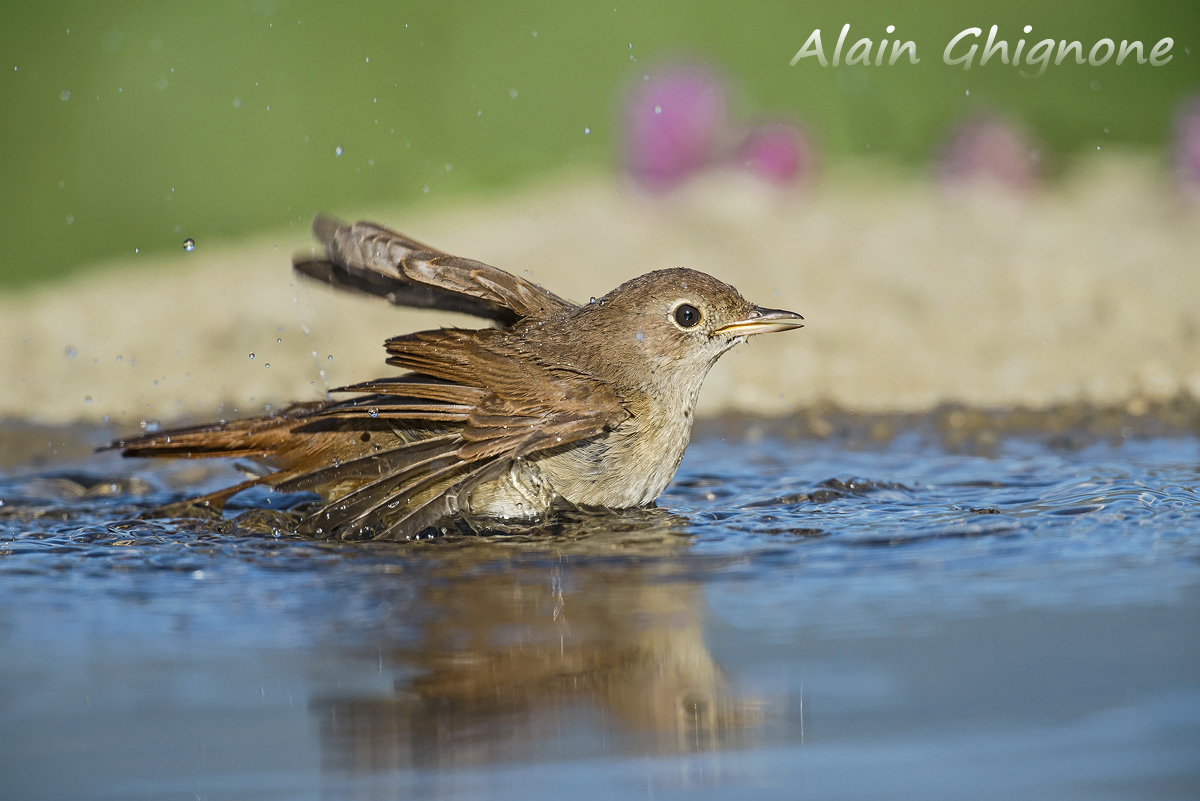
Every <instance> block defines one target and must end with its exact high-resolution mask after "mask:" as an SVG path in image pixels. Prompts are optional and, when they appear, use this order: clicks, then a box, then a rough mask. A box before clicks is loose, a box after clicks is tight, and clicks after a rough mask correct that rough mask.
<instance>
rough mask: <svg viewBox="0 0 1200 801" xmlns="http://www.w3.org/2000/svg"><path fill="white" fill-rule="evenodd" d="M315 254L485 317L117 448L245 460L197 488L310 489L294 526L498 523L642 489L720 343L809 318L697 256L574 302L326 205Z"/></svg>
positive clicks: (641, 499)
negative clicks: (333, 375)
mask: <svg viewBox="0 0 1200 801" xmlns="http://www.w3.org/2000/svg"><path fill="white" fill-rule="evenodd" d="M313 231H314V232H315V233H316V235H317V238H318V239H320V240H321V242H322V243H323V244H324V246H325V253H324V257H323V258H314V257H302V256H297V258H296V260H295V268H296V270H298V271H299V272H300V273H302V274H304V275H306V276H310V277H312V278H315V279H318V280H320V281H323V282H325V283H328V284H330V285H332V286H335V287H340V288H343V289H349V290H354V291H359V292H365V293H367V294H371V295H377V296H381V297H384V298H386V299H388V300H389V301H391V302H392V303H395V304H397V305H401V306H414V307H420V308H431V309H444V310H447V311H455V312H464V313H466V314H471V315H475V316H477V317H482V318H485V319H489V320H492V321H494V322H495V323H496V325H497V326H498V327H496V328H485V329H480V330H467V329H460V328H442V329H438V330H436V331H421V332H419V333H415V334H406V335H404V336H398V337H394V338H392V339H389V340H388V341H387V343H386V348H387V352H388V359H387V363H388V364H391V365H395V366H396V367H402V368H406V369H407V370H409V371H410V372H408V373H405V374H403V375H399V376H392V377H387V378H379V379H376V380H374V381H367V382H365V383H361V384H355V385H353V386H348V387H343V388H341V389H338V390H335V391H336V392H339V393H353V394H354V395H355V397H353V398H351V399H349V400H343V401H315V402H310V403H298V404H295V405H293V406H291V407H289V408H287V409H285V410H283V411H282V412H280V413H277V414H272V415H269V416H266V417H257V418H251V419H247V420H235V421H229V422H227V421H224V420H222V421H220V422H219V423H216V424H212V425H205V426H197V427H193V428H182V429H176V430H172V431H163V432H156V433H153V434H147V435H144V436H139V437H136V438H132V439H126V440H119V441H117V442H114V443H112V444H111V445H110V446H108V447H110V448H116V449H119V450H120V451H121V452H122V454H123V455H125V456H175V457H185V458H198V457H241V458H248V459H251V460H253V462H254V473H255V474H254V475H253V477H252V478H250V479H249V480H247V481H243V482H242V483H240V484H236V485H234V486H232V487H229V488H227V489H224V490H221V491H219V492H215V493H212V494H210V495H206V496H203V497H201V498H196V499H195V500H194V501H193V502H192V503H194V504H199V505H202V506H208V507H211V508H215V509H218V510H219V509H221V508H222V507H223V506H224V504H225V502H226V501H227V500H228V499H229V498H230V497H231V496H233V495H234V494H236V493H238V492H241V491H243V490H245V489H248V488H250V487H254V486H260V485H261V486H266V487H272V488H274V489H276V490H281V491H285V492H298V491H316V492H319V493H320V494H321V495H322V496H323V498H324V501H325V503H324V505H323V506H322V507H321V508H319V509H318V510H317V511H315V512H313V513H312V514H310V515H309V516H308V517H306V518H305V520H304V521H303V522H302V523H301V531H302V532H304V533H308V534H311V535H313V536H317V537H334V538H341V539H361V538H373V539H407V538H411V537H414V536H419V535H421V534H422V533H423V532H426V531H428V530H430V529H439V528H445V527H447V526H450V525H454V524H456V523H460V522H461V523H464V524H465V525H467V526H469V527H472V528H481V527H482V528H496V527H504V526H511V525H512V524H513V523H522V522H523V523H526V524H527V523H528V522H532V521H536V520H538V519H544V518H545V517H546V516H548V515H549V514H551V513H552V511H553V510H554V509H555V508H556V507H558V506H561V505H565V506H570V505H574V506H579V507H607V508H611V509H622V508H629V507H635V506H643V505H647V504H650V503H652V502H653V501H654V500H655V499H656V498H657V497H658V496H659V494H660V493H662V491H663V490H664V489H665V488H666V486H667V484H668V483H669V482H670V480H671V477H672V476H673V475H674V474H675V469H676V468H677V467H678V466H679V461H680V459H681V458H682V457H683V451H684V448H686V447H687V444H688V439H689V437H690V436H691V429H692V417H693V410H694V409H695V405H696V394H697V392H698V391H699V389H700V385H701V383H703V381H704V377H705V375H706V374H707V373H708V371H709V368H711V367H712V366H713V364H714V363H715V362H716V361H717V359H718V358H719V357H720V356H721V354H723V353H725V351H727V350H729V349H730V348H732V347H733V346H734V345H736V344H738V343H739V342H742V341H743V340H745V339H746V337H748V336H751V335H753V334H762V333H767V332H771V331H786V330H789V329H792V328H799V327H800V326H801V325H802V323H801V322H800V320H802V319H803V318H802V317H801V316H800V315H798V314H795V313H794V312H789V311H780V310H776V309H763V308H759V307H757V306H754V305H753V304H751V303H749V302H748V301H746V300H745V299H744V298H743V297H742V296H741V295H740V294H738V291H737V290H736V289H734V288H733V287H731V286H729V285H728V284H725V283H723V282H721V281H718V280H717V279H715V278H713V277H712V276H709V275H705V274H704V273H701V272H697V271H695V270H688V269H683V268H675V269H669V270H658V271H656V272H652V273H648V274H646V275H643V276H641V277H640V278H635V279H633V280H632V281H627V282H626V283H624V284H622V285H621V286H619V287H617V288H616V289H614V290H613V291H612V292H610V293H608V294H607V295H605V296H604V297H602V298H600V299H599V300H593V301H592V302H589V303H586V304H574V303H571V302H570V301H567V300H564V299H563V298H560V297H558V296H557V295H554V294H552V293H550V292H548V291H546V290H544V289H542V288H541V287H539V286H536V285H535V284H533V283H531V282H529V281H526V280H524V279H522V278H518V277H517V276H514V275H510V274H509V273H506V272H504V271H503V270H499V269H497V268H495V267H491V266H489V265H487V264H483V263H482V262H478V261H472V260H471V259H464V258H459V257H457V256H451V255H448V254H446V253H442V252H440V251H437V250H435V249H433V248H431V247H428V246H426V245H423V244H421V243H420V242H417V241H415V240H412V239H409V238H408V237H406V236H404V235H402V234H398V233H396V232H394V231H390V230H388V229H386V228H383V227H382V226H379V225H375V224H372V223H367V222H359V223H355V224H354V225H352V226H343V225H341V224H339V223H338V222H336V221H334V220H330V219H328V218H324V217H318V218H317V219H316V220H315V221H314V223H313Z"/></svg>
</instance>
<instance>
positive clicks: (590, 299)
mask: <svg viewBox="0 0 1200 801" xmlns="http://www.w3.org/2000/svg"><path fill="white" fill-rule="evenodd" d="M595 302H596V299H595V298H588V303H595Z"/></svg>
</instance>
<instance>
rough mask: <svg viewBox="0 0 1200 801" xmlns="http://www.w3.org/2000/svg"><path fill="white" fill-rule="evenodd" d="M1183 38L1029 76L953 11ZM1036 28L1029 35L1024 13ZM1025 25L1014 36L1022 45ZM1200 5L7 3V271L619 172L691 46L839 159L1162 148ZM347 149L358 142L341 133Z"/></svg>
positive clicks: (1, 23) (1192, 85)
mask: <svg viewBox="0 0 1200 801" xmlns="http://www.w3.org/2000/svg"><path fill="white" fill-rule="evenodd" d="M846 22H849V23H850V24H851V26H852V28H851V34H850V41H853V40H854V39H857V38H860V37H870V38H873V39H876V40H878V39H880V38H883V37H885V36H887V34H885V32H884V29H885V28H886V26H887V25H889V24H891V25H895V26H896V28H897V31H896V33H895V34H894V35H893V37H892V38H897V37H902V38H905V39H912V40H914V41H916V42H917V45H918V53H919V55H920V57H921V63H920V64H919V65H915V66H910V65H897V66H892V67H882V68H869V69H863V68H858V69H857V70H855V71H846V70H844V69H843V70H836V69H833V68H832V67H830V68H821V67H820V66H819V65H817V63H816V62H815V60H814V59H806V60H804V61H801V62H800V63H799V64H798V65H797V66H795V67H789V65H788V62H789V60H790V59H791V57H792V55H793V54H794V53H795V52H796V51H797V50H798V49H799V48H800V46H801V45H802V44H803V43H804V41H805V39H806V38H807V37H808V35H809V34H810V33H811V32H812V30H813V29H814V28H820V29H821V30H822V34H823V36H824V38H825V41H826V46H827V47H829V48H830V49H831V47H832V42H833V41H834V40H836V36H837V32H838V30H839V29H840V28H841V26H842V24H843V23H846ZM992 24H997V25H999V26H1000V35H1001V37H1002V38H1005V39H1007V40H1009V41H1010V43H1012V44H1015V41H1016V40H1017V39H1018V38H1022V37H1023V36H1024V37H1025V38H1027V39H1028V40H1029V41H1030V42H1033V41H1036V40H1037V39H1040V38H1053V39H1063V38H1065V39H1068V40H1072V39H1079V40H1081V41H1082V42H1083V43H1084V47H1085V50H1086V49H1087V48H1089V47H1090V46H1091V44H1092V43H1093V42H1095V40H1096V39H1098V38H1101V37H1105V36H1107V37H1110V38H1113V39H1115V40H1117V41H1118V42H1119V41H1120V40H1121V39H1131V40H1132V39H1140V40H1142V41H1143V42H1144V43H1145V45H1146V49H1147V51H1148V50H1149V48H1150V47H1152V46H1153V44H1154V43H1155V42H1157V41H1158V40H1159V39H1160V38H1162V37H1164V36H1170V37H1172V38H1174V40H1175V46H1174V48H1173V50H1172V54H1173V55H1174V58H1173V59H1172V61H1171V62H1170V64H1168V65H1166V66H1163V67H1159V68H1153V67H1151V66H1149V65H1138V64H1134V63H1128V62H1127V63H1126V64H1124V65H1122V66H1116V65H1115V64H1113V63H1111V62H1110V63H1109V64H1108V65H1105V66H1102V67H1089V66H1075V65H1072V64H1063V65H1061V66H1057V67H1055V66H1053V65H1051V66H1050V68H1049V69H1048V70H1047V72H1046V74H1045V75H1044V76H1042V77H1040V78H1035V79H1029V78H1023V77H1021V76H1019V75H1018V74H1017V70H1016V69H1014V68H1012V67H1009V66H1005V65H1002V64H995V63H993V64H989V65H988V66H987V67H984V68H979V67H978V66H976V68H974V69H972V70H971V71H969V72H965V71H963V70H961V69H960V68H955V67H950V66H947V65H945V64H943V63H942V58H941V54H942V49H943V48H944V47H945V44H946V42H947V41H948V40H949V39H950V38H951V37H952V36H953V35H954V34H955V33H957V32H959V31H961V30H963V29H964V28H967V27H972V26H979V27H982V28H984V30H985V32H986V29H987V28H988V27H990V26H991V25H992ZM1024 25H1032V26H1033V33H1032V34H1029V35H1025V34H1023V33H1022V32H1021V29H1022V27H1023V26H1024ZM1010 46H1011V45H1010ZM1198 46H1200V3H1197V2H1196V0H1175V1H1174V2H1160V3H1152V4H1151V3H1139V2H1118V1H1117V0H1096V1H1095V2H1076V3H1056V4H1049V3H1040V2H1039V3H1034V2H1011V1H1008V0H1002V1H1001V0H998V1H996V2H981V3H971V4H963V3H961V2H952V1H951V0H945V1H942V2H918V3H916V4H904V5H903V7H901V6H900V5H899V4H896V3H892V2H863V3H856V4H854V5H852V6H847V5H846V4H844V3H836V2H827V1H824V2H813V3H802V2H796V1H795V0H787V1H786V2H759V3H752V4H749V5H744V6H740V7H738V8H736V9H735V8H734V6H733V5H732V4H730V3H727V2H704V3H694V2H656V3H644V2H638V3H629V2H624V0H621V1H619V2H618V1H615V0H614V1H612V2H607V3H602V4H578V3H562V2H546V1H544V0H524V1H523V2H519V3H509V4H499V3H489V4H484V3H478V4H450V3H436V2H428V3H426V2H395V3H363V2H346V3H316V2H285V1H281V0H249V1H248V2H208V3H164V2H153V3H150V2H147V3H134V2H124V3H97V2H62V3H57V4H32V3H28V4H18V3H11V2H10V3H6V4H5V5H4V7H3V10H0V53H3V63H2V66H3V71H2V77H0V81H2V82H0V93H2V97H3V108H4V112H5V122H4V124H3V126H2V127H0V164H2V165H3V167H2V175H3V183H4V192H3V193H2V195H0V203H2V204H3V208H2V213H0V236H2V237H3V241H4V251H5V257H4V259H3V260H2V261H0V290H4V289H10V290H11V289H12V288H15V287H19V286H23V285H28V284H31V283H34V282H39V281H45V280H48V279H53V278H57V277H62V276H66V275H68V274H70V273H72V272H75V271H78V270H80V269H82V268H84V267H87V266H89V265H92V264H96V263H98V262H101V261H103V260H105V259H111V258H113V257H118V256H128V257H132V256H133V254H134V253H135V252H138V253H140V254H143V255H152V254H154V253H157V252H164V251H166V250H178V249H179V248H180V247H181V243H182V241H183V239H184V238H185V237H194V238H195V239H196V240H197V241H198V242H199V243H201V245H203V244H204V243H208V242H212V241H215V240H219V239H225V238H230V237H235V236H239V235H244V234H247V233H251V232H254V231H259V230H264V229H279V228H281V227H285V226H288V225H296V226H307V224H308V221H309V219H310V218H311V215H312V213H313V212H314V211H316V210H330V211H334V212H339V213H342V214H346V215H350V214H353V213H354V211H355V210H356V209H365V208H369V207H372V206H379V205H381V204H388V205H393V204H403V203H422V204H442V203H450V202H453V201H454V200H455V199H456V198H460V197H463V196H464V195H470V194H477V193H479V192H498V191H503V190H504V189H505V188H507V187H512V186H519V185H521V184H522V183H524V182H527V181H528V180H530V178H531V177H534V176H537V175H539V174H543V173H549V172H553V171H556V170H560V169H562V168H564V167H567V166H570V165H585V166H586V165H595V166H596V167H597V168H600V169H607V168H610V167H611V166H612V165H614V164H615V162H616V154H617V152H618V148H619V125H618V110H619V108H620V98H621V95H622V91H623V90H624V89H625V88H627V87H628V86H630V85H631V84H632V83H633V82H634V81H637V80H639V79H640V78H641V76H642V75H644V74H646V73H648V72H652V71H653V69H654V68H655V66H657V65H660V64H662V63H664V62H666V61H668V60H671V59H675V58H681V57H691V58H694V59H700V60H704V61H706V62H708V63H709V64H710V65H711V66H713V67H715V68H717V69H718V70H720V71H721V72H723V73H724V74H725V75H726V76H728V77H729V79H730V80H731V82H732V84H733V85H734V87H735V88H736V90H737V91H738V95H737V101H736V109H735V111H736V113H737V114H739V115H741V116H744V117H751V118H752V117H754V116H756V115H766V116H772V117H774V116H784V117H793V118H796V119H799V120H801V121H802V122H803V123H804V124H805V126H806V128H807V129H808V130H809V131H810V132H811V133H812V134H813V135H814V138H815V140H816V142H817V145H818V147H819V149H820V152H821V153H822V155H823V157H824V158H825V160H826V161H827V163H832V164H834V165H838V164H843V163H846V162H848V161H853V160H855V159H856V158H857V157H860V156H863V155H872V156H879V157H882V158H883V159H885V160H888V161H891V162H894V163H895V164H897V165H901V166H906V167H911V168H916V169H920V168H921V167H922V166H923V165H925V164H926V163H927V162H928V158H929V155H930V153H931V152H932V151H933V150H934V149H935V147H936V146H937V144H938V142H939V141H940V138H941V137H942V136H943V135H944V133H945V131H946V129H947V126H948V125H950V124H951V123H952V122H953V121H955V120H957V119H960V118H962V117H964V116H965V115H967V114H969V113H971V112H972V111H976V110H980V109H988V110H998V111H1001V112H1005V113H1009V114H1012V115H1013V116H1015V117H1017V118H1018V119H1021V120H1023V121H1025V122H1026V123H1027V124H1028V125H1029V126H1030V127H1031V128H1032V129H1033V131H1034V132H1035V133H1036V134H1037V135H1038V136H1039V137H1040V138H1041V140H1042V141H1043V142H1044V143H1045V144H1046V145H1047V146H1048V148H1049V149H1050V151H1051V155H1052V163H1057V164H1059V165H1060V166H1061V165H1062V164H1065V163H1069V161H1070V160H1071V158H1072V156H1073V155H1074V154H1079V153H1082V152H1084V151H1095V149H1096V147H1098V146H1106V147H1135V148H1144V149H1152V150H1154V151H1155V152H1157V153H1158V154H1160V155H1161V156H1162V157H1163V159H1164V163H1165V158H1166V150H1165V143H1166V141H1167V139H1168V137H1169V134H1170V129H1171V125H1172V114H1173V112H1174V110H1175V109H1176V108H1177V106H1178V104H1179V102H1180V100H1181V99H1182V98H1183V97H1184V96H1185V95H1187V94H1188V93H1190V92H1194V91H1196V90H1197V89H1198V88H1200V69H1198V68H1197V59H1196V54H1197V47H1198ZM339 148H340V155H338V149H339Z"/></svg>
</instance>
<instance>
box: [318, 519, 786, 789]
mask: <svg viewBox="0 0 1200 801" xmlns="http://www.w3.org/2000/svg"><path fill="white" fill-rule="evenodd" d="M683 522H686V521H684V520H683V518H680V517H678V516H676V515H673V514H670V513H668V512H665V511H663V510H659V509H647V510H638V511H633V512H628V513H623V514H621V515H619V516H614V515H612V514H607V515H604V516H600V517H597V516H594V515H588V514H586V513H580V514H578V515H573V516H572V515H568V516H567V520H566V522H565V523H563V524H562V525H561V526H558V527H556V529H555V531H554V532H552V533H551V534H552V536H550V537H548V538H547V537H545V536H543V537H541V538H538V539H529V540H526V541H514V540H513V538H511V537H505V538H485V540H484V541H482V542H480V541H479V540H475V541H474V542H473V543H471V544H467V545H464V546H463V547H460V548H457V549H452V551H451V552H450V553H447V552H445V551H446V549H444V548H443V549H441V550H442V552H439V553H436V554H430V557H432V558H430V559H429V562H430V563H433V564H429V565H423V566H422V569H424V568H428V572H426V573H424V574H423V575H422V577H421V578H420V579H419V581H420V583H421V587H420V589H419V590H418V591H417V594H416V599H415V607H416V609H418V610H419V611H420V613H421V614H422V615H425V616H426V617H427V618H428V619H427V620H426V621H425V622H423V623H421V624H419V626H418V631H419V633H418V636H417V638H416V643H415V645H409V646H406V647H395V648H392V649H389V650H386V651H384V652H382V653H381V659H382V660H383V662H384V663H386V664H389V665H392V666H394V669H395V674H396V675H397V676H401V678H398V679H397V680H396V683H395V689H394V691H393V692H391V693H389V694H387V695H384V696H378V697H361V696H359V697H333V698H324V699H321V700H318V701H315V702H314V703H313V712H314V714H316V715H317V716H318V718H319V720H320V726H321V741H322V747H323V751H324V755H325V761H326V763H327V765H326V767H327V768H330V769H333V770H337V771H347V772H352V773H359V772H376V771H386V770H395V769H405V768H434V769H446V768H454V767H461V766H467V765H479V764H486V763H491V762H495V761H501V760H511V759H517V758H524V757H528V756H532V755H541V756H551V757H555V758H564V757H569V756H572V755H582V754H583V753H585V752H591V753H594V752H595V748H596V746H597V742H599V744H600V747H601V748H604V749H606V750H608V751H615V752H626V753H631V752H634V753H647V752H654V753H685V752H693V751H704V750H711V749H716V748H724V747H729V746H733V745H738V744H739V743H741V741H742V740H743V739H744V737H745V735H746V733H747V732H749V731H751V730H753V729H754V728H755V727H756V725H757V724H758V723H760V722H761V721H762V718H763V712H762V709H763V707H762V704H761V703H759V702H757V701H755V700H753V699H748V698H742V697H738V696H737V695H736V694H735V693H734V691H733V689H732V687H731V685H730V683H729V681H728V679H727V678H726V676H725V674H724V673H723V671H722V670H721V668H720V666H719V665H717V663H716V662H715V661H714V660H713V657H712V655H711V654H710V652H709V650H708V647H707V645H706V644H705V642H704V624H705V621H706V618H707V614H708V610H707V606H706V604H705V600H704V597H703V592H702V583H701V581H700V578H701V576H700V571H703V570H704V563H703V561H702V560H701V559H700V557H697V556H695V555H692V556H691V557H690V558H689V559H686V560H680V559H679V558H678V557H679V556H680V555H681V552H684V551H686V550H687V548H688V542H689V538H688V537H687V536H686V534H684V533H683V532H682V531H681V527H682V526H681V524H682V523H683ZM433 550H436V549H433ZM446 557H450V558H446ZM665 557H673V558H665ZM689 573H690V576H691V578H689ZM390 578H392V579H394V578H395V577H390ZM403 591H404V592H406V593H411V591H412V587H411V586H409V587H406V588H404V590H403ZM399 594H400V590H397V595H399ZM413 606H414V599H413V597H412V595H411V594H409V595H407V601H406V602H405V604H404V607H408V608H412V607H413ZM404 607H401V606H399V605H397V607H396V608H397V609H401V608H404ZM401 617H404V616H403V615H401ZM406 622H407V623H411V616H408V617H407V618H406Z"/></svg>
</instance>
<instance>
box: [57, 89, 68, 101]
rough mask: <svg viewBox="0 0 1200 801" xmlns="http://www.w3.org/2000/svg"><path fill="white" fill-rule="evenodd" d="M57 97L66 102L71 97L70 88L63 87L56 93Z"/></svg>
mask: <svg viewBox="0 0 1200 801" xmlns="http://www.w3.org/2000/svg"><path fill="white" fill-rule="evenodd" d="M58 99H59V100H61V101H62V102H64V103H66V102H67V101H68V100H70V99H71V90H70V89H63V90H62V91H61V92H59V93H58Z"/></svg>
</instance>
